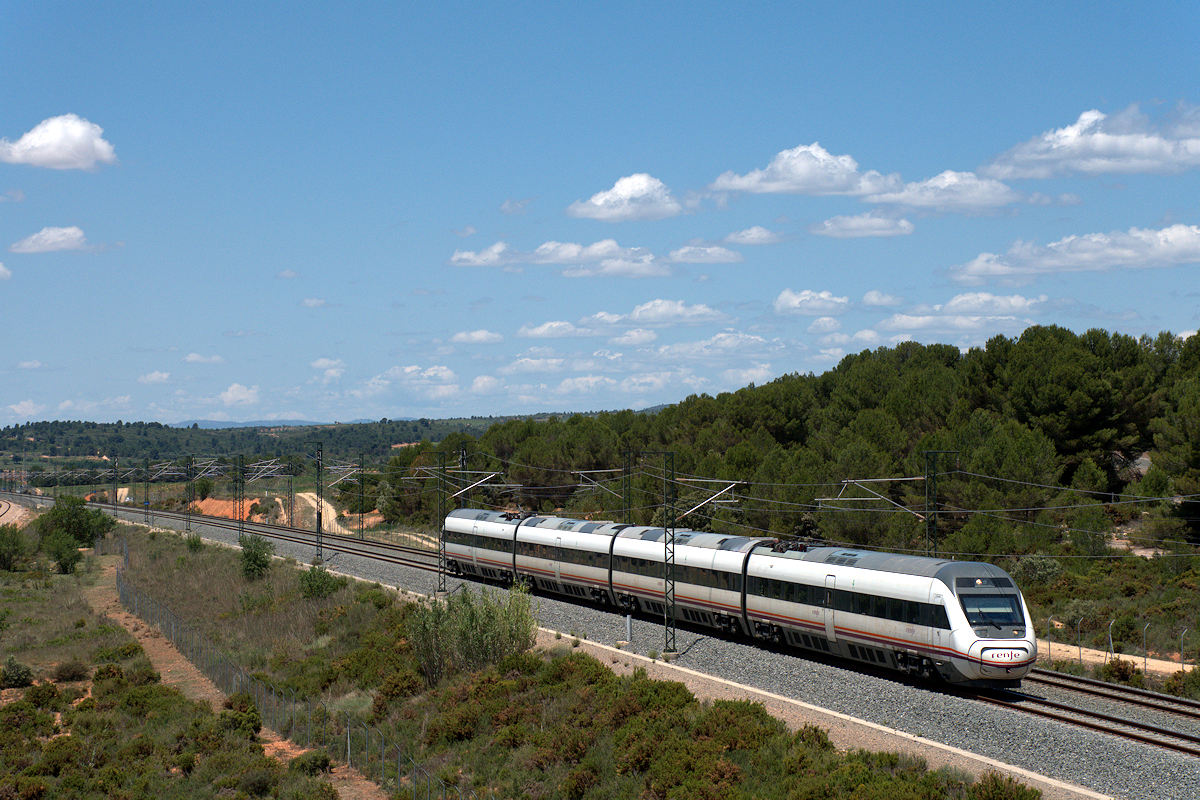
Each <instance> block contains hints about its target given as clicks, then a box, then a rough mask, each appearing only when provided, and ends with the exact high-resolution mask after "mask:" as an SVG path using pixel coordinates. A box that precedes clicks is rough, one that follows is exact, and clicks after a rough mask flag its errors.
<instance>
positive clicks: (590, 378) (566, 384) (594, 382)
mask: <svg viewBox="0 0 1200 800" xmlns="http://www.w3.org/2000/svg"><path fill="white" fill-rule="evenodd" d="M616 385H617V382H616V381H615V380H613V379H612V378H608V377H605V376H603V375H580V376H579V377H576V378H566V379H564V380H563V381H562V382H561V383H559V384H558V388H557V391H558V392H559V393H560V394H589V393H591V392H595V391H596V390H597V389H610V388H612V387H614V386H616Z"/></svg>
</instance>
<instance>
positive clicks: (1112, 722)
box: [954, 678, 1200, 757]
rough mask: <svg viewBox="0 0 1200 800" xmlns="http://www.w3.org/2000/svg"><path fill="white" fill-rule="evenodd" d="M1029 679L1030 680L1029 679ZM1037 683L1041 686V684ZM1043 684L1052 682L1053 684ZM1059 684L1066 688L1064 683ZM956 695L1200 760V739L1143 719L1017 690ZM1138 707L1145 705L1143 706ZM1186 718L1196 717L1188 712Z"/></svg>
mask: <svg viewBox="0 0 1200 800" xmlns="http://www.w3.org/2000/svg"><path fill="white" fill-rule="evenodd" d="M1026 680H1029V679H1028V678H1026ZM1034 682H1035V683H1037V682H1039V681H1034ZM1040 682H1042V683H1052V682H1051V681H1040ZM1056 685H1058V686H1063V684H1056ZM1065 688H1069V689H1074V688H1075V687H1073V686H1066V687H1065ZM954 693H955V694H958V695H959V696H962V697H973V698H974V699H976V700H978V701H979V702H983V703H988V704H990V705H995V706H1000V707H1001V708H1006V709H1009V710H1011V711H1016V712H1020V713H1023V714H1029V715H1032V716H1036V717H1041V718H1043V719H1052V720H1056V721H1058V722H1063V723H1066V724H1068V725H1073V726H1076V727H1081V728H1087V729H1089V730H1093V731H1098V732H1100V733H1107V734H1110V735H1112V736H1117V737H1119V738H1122V739H1127V740H1130V741H1134V742H1139V743H1141V744H1149V745H1155V746H1157V747H1162V748H1164V749H1167V750H1172V751H1174V752H1176V753H1183V754H1186V755H1190V756H1195V757H1200V736H1198V735H1196V734H1194V733H1189V732H1187V731H1181V730H1176V729H1172V728H1166V727H1163V726H1161V725H1156V724H1153V723H1149V722H1145V721H1142V720H1137V719H1130V718H1128V717H1120V716H1116V715H1114V714H1107V713H1104V712H1101V711H1096V710H1094V709H1089V708H1082V707H1080V706H1076V705H1070V704H1068V703H1060V702H1058V701H1055V700H1049V699H1047V698H1044V697H1038V696H1037V695H1033V694H1028V693H1026V692H1019V691H1015V690H1001V691H984V692H980V693H978V694H974V695H970V694H967V693H960V692H959V691H955V692H954ZM1088 694H1092V692H1088ZM1151 694H1153V693H1151ZM1105 696H1106V697H1109V698H1112V699H1116V700H1119V701H1121V702H1126V701H1127V698H1125V697H1122V696H1120V695H1119V694H1112V695H1105ZM1138 705H1141V703H1139V704H1138ZM1150 707H1151V708H1154V709H1156V710H1160V711H1164V712H1169V713H1178V712H1179V709H1177V708H1174V707H1167V706H1166V705H1162V706H1150ZM1185 716H1193V715H1191V714H1190V713H1187V712H1185Z"/></svg>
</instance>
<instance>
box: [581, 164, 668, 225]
mask: <svg viewBox="0 0 1200 800" xmlns="http://www.w3.org/2000/svg"><path fill="white" fill-rule="evenodd" d="M682 210H683V208H682V206H680V205H679V201H677V200H676V199H675V198H674V197H672V196H671V190H670V189H668V188H667V186H666V184H664V183H663V182H662V181H660V180H659V179H658V178H655V177H653V176H652V175H647V174H646V173H644V172H639V173H636V174H634V175H628V176H626V177H624V178H620V179H618V180H617V182H616V183H614V184H613V187H612V188H611V189H607V190H605V191H602V192H596V194H594V195H592V196H591V197H590V198H588V199H587V200H586V201H585V200H576V201H575V202H574V203H572V204H571V205H570V206H568V207H567V213H568V214H569V215H571V216H572V217H584V218H587V219H598V220H604V221H606V222H623V221H625V220H634V219H663V218H664V217H673V216H675V215H676V214H678V213H679V212H680V211H682Z"/></svg>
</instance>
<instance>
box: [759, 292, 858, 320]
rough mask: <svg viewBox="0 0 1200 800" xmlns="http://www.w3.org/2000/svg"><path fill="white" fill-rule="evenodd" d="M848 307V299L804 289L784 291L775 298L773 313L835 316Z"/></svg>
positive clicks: (829, 293) (830, 293)
mask: <svg viewBox="0 0 1200 800" xmlns="http://www.w3.org/2000/svg"><path fill="white" fill-rule="evenodd" d="M849 305H850V298H848V297H836V296H834V294H833V293H832V292H828V291H822V292H814V291H813V290H812V289H805V290H804V291H802V292H795V291H792V290H791V289H784V290H783V291H782V292H780V293H779V296H778V297H776V298H775V313H777V314H811V315H813V316H818V315H827V314H837V313H840V312H842V311H845V310H846V309H847V307H848V306H849Z"/></svg>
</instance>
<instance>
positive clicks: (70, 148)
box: [0, 114, 117, 169]
mask: <svg viewBox="0 0 1200 800" xmlns="http://www.w3.org/2000/svg"><path fill="white" fill-rule="evenodd" d="M103 134H104V129H103V128H101V127H100V126H99V125H97V124H96V123H94V122H88V121H87V120H86V119H83V118H82V117H79V116H77V115H75V114H63V115H62V116H59V117H50V118H49V119H46V120H42V121H41V122H39V123H38V124H37V125H36V126H35V127H34V128H33V129H32V130H31V131H29V132H28V133H26V134H25V135H24V136H22V137H21V138H20V139H18V140H17V141H15V142H10V141H8V140H7V139H0V161H4V162H7V163H9V164H28V165H30V166H34V167H48V168H50V169H95V167H96V165H97V164H111V163H113V162H115V161H116V160H117V154H116V152H115V151H114V150H113V146H112V145H111V144H109V143H108V142H106V141H105V140H104V135H103Z"/></svg>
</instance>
